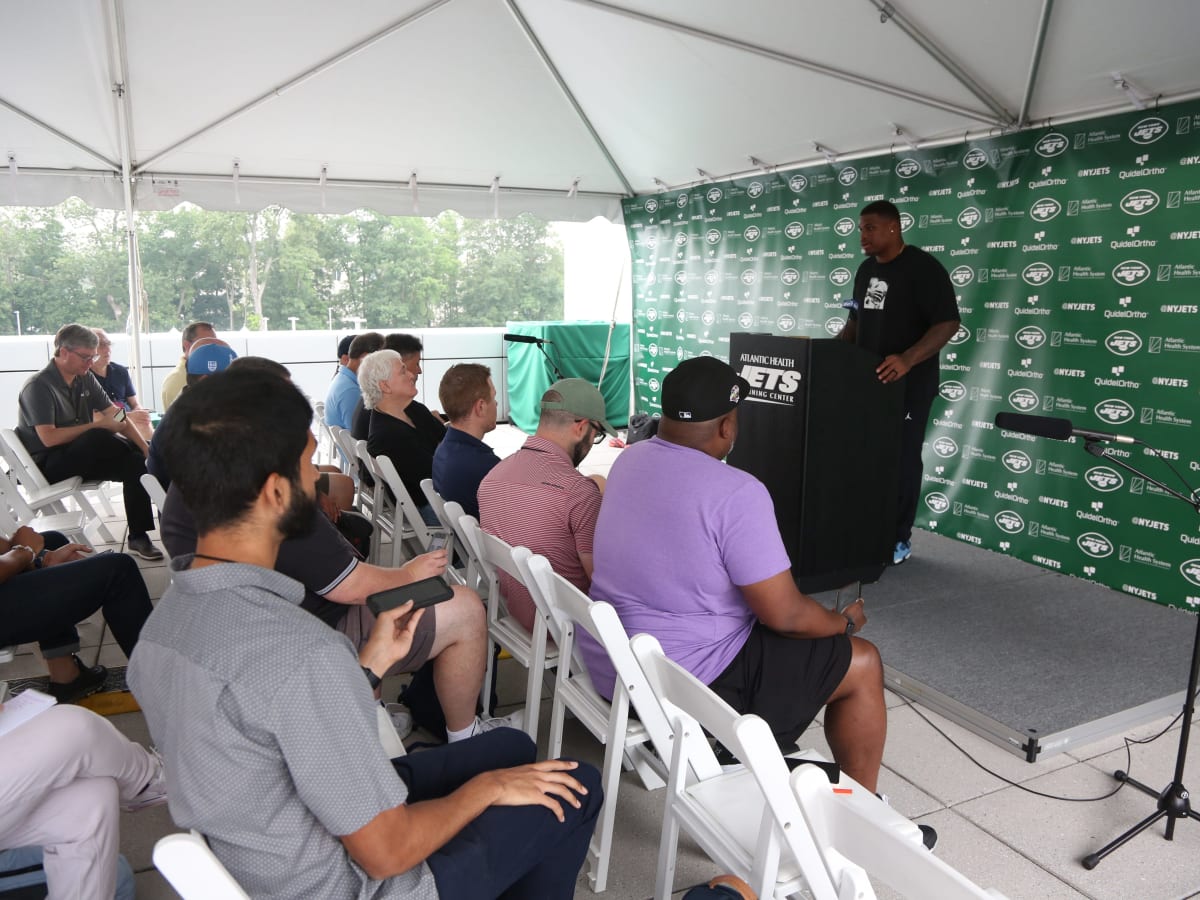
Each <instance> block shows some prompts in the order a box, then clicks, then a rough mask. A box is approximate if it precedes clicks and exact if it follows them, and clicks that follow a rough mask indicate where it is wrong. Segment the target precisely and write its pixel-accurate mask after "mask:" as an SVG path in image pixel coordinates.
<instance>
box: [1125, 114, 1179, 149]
mask: <svg viewBox="0 0 1200 900" xmlns="http://www.w3.org/2000/svg"><path fill="white" fill-rule="evenodd" d="M1170 130H1171V126H1170V125H1168V124H1167V123H1166V122H1164V121H1163V120H1162V119H1160V118H1158V116H1150V117H1149V118H1147V119H1142V121H1140V122H1138V123H1137V124H1136V125H1134V126H1133V127H1132V128H1130V129H1129V139H1130V140H1131V141H1133V142H1134V143H1135V144H1153V143H1154V142H1155V141H1157V140H1158V139H1159V138H1160V137H1162V136H1163V135H1164V134H1166V133H1167V132H1168V131H1170Z"/></svg>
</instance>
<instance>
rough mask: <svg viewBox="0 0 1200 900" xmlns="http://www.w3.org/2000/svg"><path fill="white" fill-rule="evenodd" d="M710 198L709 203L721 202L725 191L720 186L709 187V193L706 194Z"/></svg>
mask: <svg viewBox="0 0 1200 900" xmlns="http://www.w3.org/2000/svg"><path fill="white" fill-rule="evenodd" d="M704 196H705V197H707V198H708V202H709V203H720V202H721V198H722V197H724V196H725V192H724V191H722V190H721V189H720V188H719V187H714V188H709V189H708V193H707V194H705V195H704Z"/></svg>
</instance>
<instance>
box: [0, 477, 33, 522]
mask: <svg viewBox="0 0 1200 900" xmlns="http://www.w3.org/2000/svg"><path fill="white" fill-rule="evenodd" d="M0 503H3V504H4V505H5V506H6V507H7V508H8V509H9V510H11V512H12V516H13V518H14V519H16V520H17V521H18V522H25V523H26V524H32V523H33V520H34V519H36V518H37V513H36V512H34V510H33V509H32V508H31V507H30V506H29V504H28V503H27V502H26V501H25V497H24V495H23V494H22V493H21V490H20V488H19V487H18V486H17V482H16V479H15V478H14V475H13V473H12V472H11V471H10V472H0Z"/></svg>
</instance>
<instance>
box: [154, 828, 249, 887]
mask: <svg viewBox="0 0 1200 900" xmlns="http://www.w3.org/2000/svg"><path fill="white" fill-rule="evenodd" d="M154 865H155V867H156V868H157V869H158V871H160V872H161V873H162V874H163V877H164V878H166V879H167V881H169V882H170V883H171V887H173V888H174V889H175V890H176V891H177V892H178V894H179V896H180V897H182V898H183V900H250V895H249V894H247V893H246V892H245V891H244V890H242V888H241V886H240V885H239V884H238V883H237V882H236V881H234V879H233V876H232V875H230V874H229V870H228V869H226V868H225V867H224V866H223V865H221V861H220V860H219V859H217V857H216V854H214V853H213V852H212V849H211V848H210V847H209V846H208V842H207V841H206V840H204V835H202V834H200V833H198V832H196V831H192V832H189V833H187V834H168V835H167V836H166V837H164V838H159V840H158V843H156V844H155V845H154Z"/></svg>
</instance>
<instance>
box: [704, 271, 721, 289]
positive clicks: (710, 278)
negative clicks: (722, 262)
mask: <svg viewBox="0 0 1200 900" xmlns="http://www.w3.org/2000/svg"><path fill="white" fill-rule="evenodd" d="M720 278H721V276H720V275H718V274H717V270H716V269H709V270H708V271H707V272H705V273H704V283H705V284H707V285H708V286H709V287H712V286H713V285H714V284H716V283H717V282H718V281H719V280H720Z"/></svg>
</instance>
